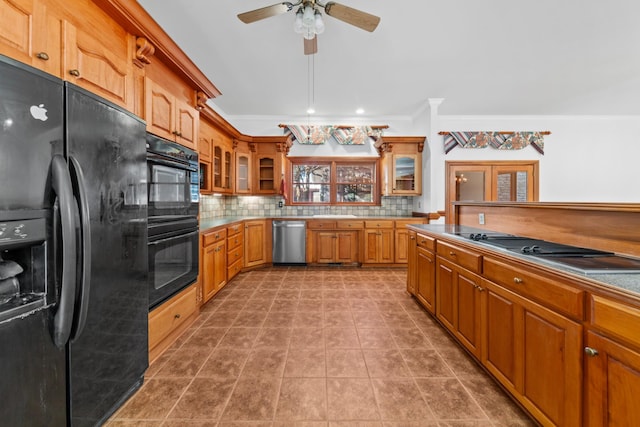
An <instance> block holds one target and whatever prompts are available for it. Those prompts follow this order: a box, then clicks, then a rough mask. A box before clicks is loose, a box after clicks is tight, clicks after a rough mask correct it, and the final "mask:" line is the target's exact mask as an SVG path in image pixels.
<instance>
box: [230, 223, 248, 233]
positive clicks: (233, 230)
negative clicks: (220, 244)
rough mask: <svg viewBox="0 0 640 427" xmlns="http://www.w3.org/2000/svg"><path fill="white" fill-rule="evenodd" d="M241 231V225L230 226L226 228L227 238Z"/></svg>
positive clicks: (242, 228)
mask: <svg viewBox="0 0 640 427" xmlns="http://www.w3.org/2000/svg"><path fill="white" fill-rule="evenodd" d="M242 230H244V227H243V226H242V223H238V224H233V225H230V226H229V227H227V236H233V235H235V234H238V233H240V232H241V231H242Z"/></svg>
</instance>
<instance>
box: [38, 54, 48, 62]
mask: <svg viewBox="0 0 640 427" xmlns="http://www.w3.org/2000/svg"><path fill="white" fill-rule="evenodd" d="M36 58H38V59H42V60H43V61H48V60H49V55H47V53H46V52H38V53H37V54H36Z"/></svg>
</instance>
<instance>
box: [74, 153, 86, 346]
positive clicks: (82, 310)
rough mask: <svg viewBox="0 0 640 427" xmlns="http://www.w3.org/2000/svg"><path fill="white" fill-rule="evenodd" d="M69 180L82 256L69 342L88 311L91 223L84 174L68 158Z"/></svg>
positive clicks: (81, 325) (82, 328)
mask: <svg viewBox="0 0 640 427" xmlns="http://www.w3.org/2000/svg"><path fill="white" fill-rule="evenodd" d="M69 166H70V169H71V179H72V181H73V190H74V194H75V196H76V198H77V200H78V205H79V211H80V234H81V236H82V242H81V243H80V247H81V255H82V273H81V274H82V276H81V277H80V281H79V294H80V295H79V298H78V303H77V304H76V314H75V327H74V330H73V336H72V337H71V340H72V341H74V340H75V339H77V338H78V337H79V336H80V335H81V334H82V331H83V330H84V326H85V324H86V322H87V311H88V309H89V295H90V290H91V222H90V218H89V198H88V197H87V192H86V185H85V178H84V172H83V171H82V167H81V166H80V163H79V162H78V160H76V158H75V157H73V156H69Z"/></svg>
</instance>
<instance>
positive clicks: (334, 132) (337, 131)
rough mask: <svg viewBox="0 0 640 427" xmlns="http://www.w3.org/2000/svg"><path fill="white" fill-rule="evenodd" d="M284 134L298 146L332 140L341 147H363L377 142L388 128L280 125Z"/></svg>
mask: <svg viewBox="0 0 640 427" xmlns="http://www.w3.org/2000/svg"><path fill="white" fill-rule="evenodd" d="M280 127H281V128H284V134H285V135H286V136H289V138H290V139H295V140H296V141H298V144H305V145H318V144H324V143H326V142H327V141H328V140H329V139H331V138H333V139H335V140H336V142H337V143H338V144H342V145H364V144H365V143H366V142H367V141H369V140H372V141H373V142H375V141H377V140H378V139H379V138H380V137H382V133H383V130H384V129H386V128H387V127H388V126H338V125H328V126H305V125H280Z"/></svg>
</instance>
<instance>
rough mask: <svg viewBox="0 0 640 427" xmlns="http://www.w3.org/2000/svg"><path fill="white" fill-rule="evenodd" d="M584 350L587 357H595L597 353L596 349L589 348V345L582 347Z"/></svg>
mask: <svg viewBox="0 0 640 427" xmlns="http://www.w3.org/2000/svg"><path fill="white" fill-rule="evenodd" d="M584 352H585V354H586V355H587V356H589V357H595V356H597V355H598V350H596V349H595V348H591V347H585V348H584Z"/></svg>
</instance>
